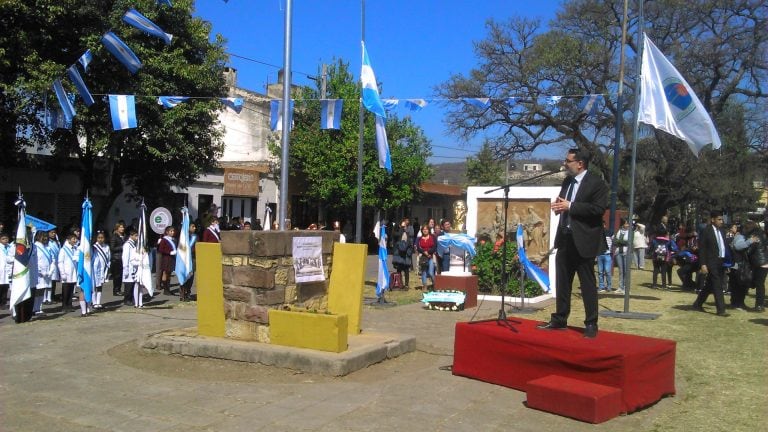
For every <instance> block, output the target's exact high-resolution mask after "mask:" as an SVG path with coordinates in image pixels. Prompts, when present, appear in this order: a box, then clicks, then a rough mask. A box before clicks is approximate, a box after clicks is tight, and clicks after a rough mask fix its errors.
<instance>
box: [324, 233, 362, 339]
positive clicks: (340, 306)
mask: <svg viewBox="0 0 768 432" xmlns="http://www.w3.org/2000/svg"><path fill="white" fill-rule="evenodd" d="M367 254H368V245H364V244H354V243H334V244H333V271H332V272H331V280H330V282H329V284H328V311H329V312H331V313H333V314H337V315H347V317H348V320H347V324H348V330H347V331H348V332H349V334H351V335H357V334H360V320H361V318H362V316H363V287H364V285H365V257H366V255H367Z"/></svg>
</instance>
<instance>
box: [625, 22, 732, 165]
mask: <svg viewBox="0 0 768 432" xmlns="http://www.w3.org/2000/svg"><path fill="white" fill-rule="evenodd" d="M643 36H644V37H643V60H642V75H641V78H640V106H639V109H638V116H637V121H638V122H642V123H645V124H648V125H651V126H653V127H655V128H656V129H660V130H663V131H664V132H667V133H669V134H672V135H674V136H676V137H678V138H680V139H682V140H683V141H685V142H686V143H687V144H688V147H689V148H690V149H691V151H692V152H693V153H694V154H695V155H696V156H698V155H699V152H700V151H701V149H702V148H704V146H706V145H707V144H712V148H714V149H718V148H720V136H718V134H717V130H716V129H715V125H714V123H712V118H710V116H709V113H707V111H706V110H705V109H704V105H702V103H701V101H700V100H699V98H698V97H696V94H695V93H694V92H693V89H692V88H691V86H690V85H688V83H687V82H686V81H685V79H684V78H683V76H682V75H680V72H678V71H677V69H675V66H673V65H672V63H670V62H669V60H667V58H666V57H664V54H662V52H661V51H659V49H658V48H656V45H654V44H653V42H651V40H650V39H649V38H648V36H647V35H645V34H643Z"/></svg>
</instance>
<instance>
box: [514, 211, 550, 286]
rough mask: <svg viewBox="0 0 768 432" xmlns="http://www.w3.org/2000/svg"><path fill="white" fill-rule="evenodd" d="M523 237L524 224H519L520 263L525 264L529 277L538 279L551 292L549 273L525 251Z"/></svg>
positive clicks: (518, 252)
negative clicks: (531, 259)
mask: <svg viewBox="0 0 768 432" xmlns="http://www.w3.org/2000/svg"><path fill="white" fill-rule="evenodd" d="M524 241H525V240H524V239H523V224H519V225H518V226H517V256H518V258H520V265H522V266H523V269H524V270H525V274H527V275H528V277H529V278H531V279H533V280H535V281H536V283H538V284H539V286H540V287H541V289H543V290H544V292H549V290H550V288H549V275H547V274H546V273H544V270H542V269H541V268H539V266H537V265H536V264H534V263H532V262H531V261H530V260H529V259H528V256H527V255H526V253H525V246H523V245H524V244H525V243H524Z"/></svg>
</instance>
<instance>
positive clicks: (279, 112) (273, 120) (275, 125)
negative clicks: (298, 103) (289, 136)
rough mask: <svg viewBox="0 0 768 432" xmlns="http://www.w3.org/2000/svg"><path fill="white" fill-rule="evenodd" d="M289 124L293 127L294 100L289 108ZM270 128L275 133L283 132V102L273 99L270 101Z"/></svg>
mask: <svg viewBox="0 0 768 432" xmlns="http://www.w3.org/2000/svg"><path fill="white" fill-rule="evenodd" d="M288 117H289V119H288V124H289V125H290V127H293V100H291V104H290V105H289V106H288ZM269 128H270V129H272V131H273V132H277V131H281V130H283V101H282V100H280V99H273V100H271V101H269Z"/></svg>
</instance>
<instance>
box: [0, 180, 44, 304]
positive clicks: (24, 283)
mask: <svg viewBox="0 0 768 432" xmlns="http://www.w3.org/2000/svg"><path fill="white" fill-rule="evenodd" d="M26 206H27V204H26V202H25V201H24V198H23V197H22V196H21V193H19V198H18V199H17V200H16V207H18V215H19V224H18V225H17V226H16V239H15V244H14V246H15V247H16V254H15V255H14V261H13V273H12V276H11V298H10V305H11V309H12V310H13V314H14V315H15V314H16V310H15V308H14V306H16V305H18V304H19V303H21V302H23V301H24V300H26V299H28V298H30V297H31V296H32V288H31V287H32V285H31V284H30V281H31V280H33V278H32V275H31V273H32V270H31V269H30V265H31V264H34V263H31V262H30V261H31V260H30V258H31V257H32V250H33V246H32V242H30V239H29V238H28V237H27V225H26V224H25V221H26V220H27V217H26V215H27V210H26ZM3 265H5V263H3ZM34 280H37V275H35V277H34Z"/></svg>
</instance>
